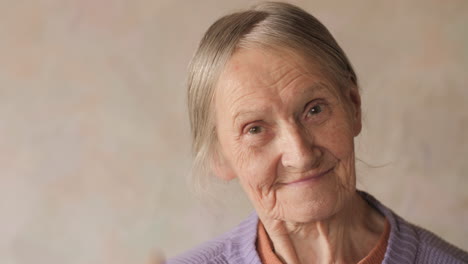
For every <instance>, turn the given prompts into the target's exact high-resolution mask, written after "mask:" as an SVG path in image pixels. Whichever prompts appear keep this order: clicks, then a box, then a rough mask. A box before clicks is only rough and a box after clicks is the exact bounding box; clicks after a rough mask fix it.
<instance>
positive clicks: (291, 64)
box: [216, 48, 331, 103]
mask: <svg viewBox="0 0 468 264" xmlns="http://www.w3.org/2000/svg"><path fill="white" fill-rule="evenodd" d="M328 84H329V83H328V82H327V80H326V78H325V77H324V76H323V74H321V72H320V71H319V70H318V67H317V66H315V65H313V63H310V62H307V61H306V60H305V59H304V57H301V56H298V55H297V54H294V53H292V52H287V51H277V50H270V49H259V48H258V49H253V48H252V49H240V50H238V51H236V52H235V53H234V54H233V56H232V57H231V58H230V59H229V60H228V62H227V63H226V66H225V68H224V70H223V72H222V73H221V75H220V78H219V81H218V85H217V87H216V98H217V99H216V100H217V101H218V100H221V101H224V103H237V101H238V100H241V99H242V100H241V101H245V100H248V99H253V100H255V99H259V98H264V97H265V96H268V97H272V96H274V95H276V96H277V97H279V98H284V97H285V96H287V95H288V94H291V93H290V92H291V90H294V92H293V94H294V96H300V94H301V93H308V92H311V91H310V90H311V89H312V88H313V87H331V85H328ZM288 92H289V93H288Z"/></svg>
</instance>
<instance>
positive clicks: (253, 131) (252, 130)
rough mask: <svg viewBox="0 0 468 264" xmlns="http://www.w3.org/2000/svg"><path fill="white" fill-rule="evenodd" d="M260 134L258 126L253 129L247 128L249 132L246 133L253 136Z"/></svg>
mask: <svg viewBox="0 0 468 264" xmlns="http://www.w3.org/2000/svg"><path fill="white" fill-rule="evenodd" d="M260 132H262V128H261V127H259V126H253V127H251V128H249V131H248V133H249V134H252V135H253V134H258V133H260Z"/></svg>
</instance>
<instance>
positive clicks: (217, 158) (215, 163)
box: [211, 153, 236, 181]
mask: <svg viewBox="0 0 468 264" xmlns="http://www.w3.org/2000/svg"><path fill="white" fill-rule="evenodd" d="M213 156H214V157H212V158H211V169H212V171H213V173H214V175H215V176H216V177H218V178H220V179H222V180H225V181H230V180H232V179H234V178H235V177H236V175H235V173H234V171H233V170H232V168H231V166H230V165H229V164H228V162H227V161H226V160H225V159H224V157H223V156H222V155H221V154H219V153H216V154H214V155H213Z"/></svg>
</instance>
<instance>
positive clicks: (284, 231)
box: [212, 48, 381, 263]
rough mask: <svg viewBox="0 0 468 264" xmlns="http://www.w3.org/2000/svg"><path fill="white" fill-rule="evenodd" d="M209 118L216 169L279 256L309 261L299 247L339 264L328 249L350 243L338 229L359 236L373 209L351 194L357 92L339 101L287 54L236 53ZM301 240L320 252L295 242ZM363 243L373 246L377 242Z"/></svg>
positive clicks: (339, 95)
mask: <svg viewBox="0 0 468 264" xmlns="http://www.w3.org/2000/svg"><path fill="white" fill-rule="evenodd" d="M214 110H215V115H216V118H215V122H216V133H217V138H218V152H219V155H216V157H215V158H214V159H213V162H212V167H213V170H214V172H215V174H216V175H217V176H219V177H221V178H223V179H226V180H230V179H233V178H238V179H239V181H240V184H241V185H242V187H243V189H244V191H245V192H246V193H247V195H248V196H249V198H250V200H251V202H252V204H253V205H254V207H255V209H256V211H257V213H258V215H259V217H260V219H261V221H262V223H263V224H264V225H265V228H266V230H267V232H268V234H269V236H270V238H271V239H272V241H273V243H274V244H275V249H276V251H277V252H276V253H277V254H279V255H281V256H280V257H281V258H282V259H283V260H284V261H286V262H288V263H299V262H301V261H307V259H308V257H307V256H302V255H301V254H300V252H299V251H300V250H301V248H304V250H309V251H310V250H312V251H313V250H314V249H315V251H318V252H316V253H315V256H314V257H315V259H317V257H320V256H318V255H320V254H322V255H323V252H322V253H321V252H320V251H323V248H324V245H328V246H329V250H328V251H329V252H328V253H327V254H325V255H324V256H322V257H323V259H327V257H328V261H332V260H333V261H336V260H337V258H339V257H336V256H337V255H339V254H338V253H336V252H333V251H336V249H332V247H334V246H335V247H336V245H334V241H335V240H339V239H341V240H343V241H344V237H348V238H351V234H350V233H349V232H346V228H344V226H345V224H344V220H345V219H347V220H346V225H348V226H349V225H350V224H352V225H355V226H356V230H361V227H362V225H360V222H361V221H360V219H361V218H362V216H364V215H366V216H368V215H369V210H370V209H369V208H368V206H366V205H365V203H363V201H362V199H360V198H359V197H358V195H357V194H356V189H355V186H356V176H355V168H354V164H355V157H354V137H356V136H357V135H358V134H359V133H360V130H361V111H360V97H359V92H358V90H357V88H356V87H354V86H352V87H349V89H347V90H346V91H345V92H339V91H338V89H337V88H336V87H335V86H334V85H333V84H332V82H331V81H329V80H328V79H327V78H325V77H324V75H323V74H321V72H320V71H319V69H318V67H316V66H314V65H312V64H311V63H307V62H306V61H305V60H303V59H301V57H299V56H295V55H292V54H291V53H287V52H273V51H271V50H261V49H256V48H252V49H240V50H238V51H237V52H236V53H234V55H233V56H232V57H231V59H230V60H229V61H228V63H227V65H226V67H225V69H224V71H223V72H222V74H221V76H220V79H219V82H218V84H217V87H216V93H215V98H214ZM352 212H354V213H355V214H356V215H357V216H359V217H360V218H358V217H354V218H353V217H352V216H351V214H352ZM371 219H374V218H371ZM375 219H378V217H376V218H375ZM379 221H380V220H379ZM379 221H377V222H379ZM380 222H381V221H380ZM335 226H336V228H334V227H335ZM378 226H379V225H378ZM364 229H365V228H364ZM374 231H375V230H374ZM362 233H363V234H365V232H362ZM370 233H372V232H370ZM374 233H375V232H374ZM377 233H378V232H377ZM296 236H298V237H296ZM308 237H311V238H314V239H318V238H320V239H321V240H320V239H319V240H320V241H322V243H321V244H320V243H318V244H317V243H315V244H313V243H311V244H308V245H307V246H304V245H302V244H301V243H299V242H298V241H300V240H301V239H305V238H308ZM299 238H301V239H299ZM367 238H368V240H369V246H368V247H372V245H371V244H372V243H373V241H374V240H376V239H375V234H374V235H373V236H372V238H369V236H368V237H367ZM312 240H313V239H308V240H307V241H312ZM366 241H367V240H366ZM297 243H299V244H297ZM317 245H319V246H317ZM366 250H367V248H366ZM325 251H326V250H325ZM346 254H349V255H353V254H354V255H363V254H365V252H364V253H363V252H358V253H350V252H347V253H346ZM333 256H335V257H333ZM310 257H311V256H310ZM359 257H360V256H356V257H355V258H359ZM309 263H311V262H309Z"/></svg>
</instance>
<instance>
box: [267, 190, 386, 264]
mask: <svg viewBox="0 0 468 264" xmlns="http://www.w3.org/2000/svg"><path fill="white" fill-rule="evenodd" d="M261 220H262V223H263V225H264V226H265V229H266V231H267V233H268V235H269V237H270V239H271V241H272V242H273V247H274V250H275V253H276V255H277V256H278V257H279V258H280V259H281V260H282V261H283V263H288V264H295V263H357V262H359V260H361V259H363V258H364V257H365V256H366V255H367V254H368V253H369V252H370V251H371V250H372V248H373V247H374V246H375V245H376V244H377V242H378V240H379V237H380V235H381V234H382V232H383V231H384V223H385V219H384V217H383V216H381V215H380V214H379V213H378V212H377V211H375V210H374V209H372V208H371V207H370V206H369V205H368V204H367V202H366V201H364V200H363V199H362V198H361V196H359V195H358V194H357V193H356V195H355V196H354V197H353V199H351V201H350V202H349V204H348V205H347V206H346V207H345V208H344V209H343V210H341V211H340V212H338V213H337V214H335V215H333V216H332V217H330V218H328V219H325V220H320V221H313V222H308V223H293V222H285V221H278V220H271V219H261Z"/></svg>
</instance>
